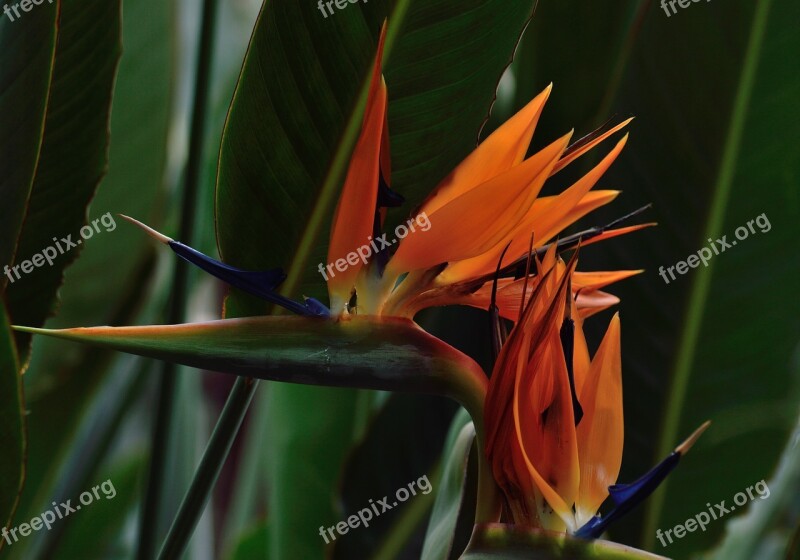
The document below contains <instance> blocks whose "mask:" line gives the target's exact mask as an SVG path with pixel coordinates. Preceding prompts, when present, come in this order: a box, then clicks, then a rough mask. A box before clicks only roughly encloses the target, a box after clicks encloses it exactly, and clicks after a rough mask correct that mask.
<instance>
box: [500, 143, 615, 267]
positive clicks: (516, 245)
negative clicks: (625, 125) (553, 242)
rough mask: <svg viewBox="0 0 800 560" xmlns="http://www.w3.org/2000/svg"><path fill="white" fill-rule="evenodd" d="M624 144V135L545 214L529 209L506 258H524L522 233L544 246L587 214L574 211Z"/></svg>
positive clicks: (555, 199)
mask: <svg viewBox="0 0 800 560" xmlns="http://www.w3.org/2000/svg"><path fill="white" fill-rule="evenodd" d="M627 140H628V135H627V134H626V135H625V136H623V137H622V139H621V140H620V141H619V142H617V144H616V146H614V149H613V150H611V152H609V153H608V155H606V157H604V158H603V159H602V161H601V162H600V163H598V164H597V165H596V166H595V167H594V168H593V169H592V170H591V171H589V172H588V173H587V174H586V175H584V176H583V177H581V178H580V179H579V180H578V181H576V182H575V184H574V185H572V186H571V187H569V188H568V189H567V190H565V191H564V192H562V193H561V194H559V195H557V196H556V197H554V198H553V200H552V201H551V203H550V204H549V205H548V207H547V209H546V211H544V212H542V211H541V210H540V209H534V208H531V211H530V212H529V213H528V215H527V216H526V217H525V219H524V220H523V221H522V222H521V223H520V225H519V227H518V228H517V230H516V232H515V236H514V240H513V241H512V242H511V246H510V247H509V249H508V255H509V256H510V257H511V258H512V259H517V258H519V257H520V256H522V255H524V254H525V251H526V249H527V246H526V245H525V244H524V243H523V240H522V237H523V236H524V232H526V231H527V232H531V231H534V232H535V233H536V237H537V239H539V240H540V242H542V243H545V242H546V241H547V240H549V239H550V238H551V237H553V236H554V235H556V234H557V233H559V232H561V231H563V230H564V229H565V228H567V227H568V226H570V225H572V224H573V223H574V222H575V221H576V220H578V219H579V218H581V217H582V216H583V215H584V214H585V213H587V212H588V211H589V210H587V207H584V208H582V209H580V210H578V211H576V207H577V206H578V204H579V203H580V202H581V201H582V200H583V199H584V197H585V196H586V195H587V194H588V193H589V191H590V190H591V189H592V187H594V186H595V185H596V184H597V181H599V180H600V177H602V176H603V174H604V173H605V172H606V171H608V168H609V167H611V164H612V163H614V160H616V159H617V156H619V154H620V152H622V149H623V148H624V147H625V143H626V142H627ZM602 199H603V197H600V200H602ZM597 200H598V199H595V201H597ZM591 207H592V205H589V206H588V208H591ZM581 212H583V213H581ZM529 235H530V233H529Z"/></svg>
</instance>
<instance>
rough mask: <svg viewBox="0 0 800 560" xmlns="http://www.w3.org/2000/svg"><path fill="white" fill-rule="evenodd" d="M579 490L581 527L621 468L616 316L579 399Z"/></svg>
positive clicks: (577, 514) (578, 511)
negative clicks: (580, 408) (581, 411)
mask: <svg viewBox="0 0 800 560" xmlns="http://www.w3.org/2000/svg"><path fill="white" fill-rule="evenodd" d="M578 399H579V400H580V403H581V405H582V406H583V419H582V420H581V422H580V424H578V454H579V457H580V490H579V492H578V498H577V500H576V502H575V509H576V516H577V522H578V525H579V526H580V525H583V524H584V523H586V522H587V521H588V520H589V519H590V518H591V517H592V516H593V515H594V514H595V513H596V512H597V510H598V508H599V507H600V504H602V503H603V501H604V500H605V499H606V498H607V497H608V487H609V486H611V485H612V484H614V483H615V482H616V481H617V476H618V475H619V469H620V465H621V464H622V444H623V439H624V426H623V418H622V359H621V356H620V323H619V314H616V315H614V317H613V318H612V319H611V324H609V326H608V330H607V331H606V335H605V337H603V341H602V342H601V343H600V347H599V348H598V350H597V354H595V356H594V359H593V360H592V364H591V366H590V369H589V375H588V377H587V379H586V381H585V383H584V384H583V387H582V390H581V392H580V394H579V395H578Z"/></svg>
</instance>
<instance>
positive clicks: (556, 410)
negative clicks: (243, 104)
mask: <svg viewBox="0 0 800 560" xmlns="http://www.w3.org/2000/svg"><path fill="white" fill-rule="evenodd" d="M384 38H385V27H384V31H383V32H382V34H381V39H380V42H379V45H378V50H377V54H376V59H375V66H374V70H373V74H372V78H371V82H370V87H369V93H368V98H367V104H366V109H365V114H364V120H363V125H362V129H361V133H360V135H359V138H358V140H357V143H356V146H355V148H354V152H353V155H352V158H351V162H350V165H349V168H348V172H347V175H346V178H345V181H344V185H343V188H342V193H341V197H340V199H339V204H338V207H337V209H336V215H335V217H334V220H333V226H332V230H331V238H330V243H329V252H328V255H329V261H330V262H333V261H335V260H336V259H337V258H339V257H341V256H342V255H345V254H347V253H349V252H351V251H352V250H353V249H354V248H355V247H358V246H360V245H362V244H363V243H364V242H365V240H366V239H368V238H370V237H371V236H373V237H376V238H377V237H378V236H379V234H380V232H381V230H382V227H383V224H384V221H385V219H386V215H387V208H390V207H396V206H399V205H401V204H402V202H403V199H402V196H400V195H399V194H398V193H396V192H395V191H393V190H392V189H391V157H390V151H389V131H388V124H387V123H388V119H387V111H388V95H387V87H386V83H385V80H384V78H383V76H382V73H381V62H382V51H383V43H384ZM551 89H552V87H551V86H548V87H547V88H546V89H545V90H544V91H543V92H542V93H540V94H539V95H538V96H536V97H535V98H534V99H533V100H532V101H530V103H528V105H527V106H525V107H524V108H523V109H522V110H521V111H519V112H518V113H517V114H515V115H514V116H513V117H511V118H510V119H509V120H508V121H507V122H506V123H504V124H503V125H502V126H501V127H499V128H498V129H497V130H496V131H495V132H494V133H493V134H491V135H490V136H489V137H488V138H486V139H485V140H484V141H483V142H482V143H481V144H480V145H479V146H478V147H477V148H476V149H475V151H473V152H472V153H471V154H470V155H469V156H468V157H467V158H466V159H465V160H464V161H462V162H461V163H460V164H459V165H458V166H457V167H456V168H455V169H454V170H453V171H452V172H451V173H450V174H449V175H448V176H447V177H446V178H445V179H444V180H443V181H442V182H441V183H440V184H439V185H438V186H437V187H436V188H435V189H434V190H433V192H432V193H431V194H430V195H429V196H428V197H427V198H426V200H425V201H424V202H423V203H422V205H421V206H420V208H419V209H418V212H419V213H422V212H424V213H425V214H426V215H427V217H428V219H429V220H430V222H431V223H432V224H434V225H435V227H433V228H432V229H431V230H430V231H429V232H427V233H426V234H425V235H417V236H413V235H412V236H409V237H407V238H405V239H403V240H402V241H401V242H400V244H399V245H398V246H397V250H396V251H395V252H394V253H393V254H390V253H389V249H384V250H381V251H378V252H376V253H374V254H373V255H372V256H371V257H370V258H369V260H368V261H367V262H366V263H361V262H359V263H357V264H355V265H352V266H349V267H348V268H347V269H346V270H345V271H344V272H342V273H341V274H337V275H336V276H334V277H331V278H330V279H329V280H328V283H327V286H328V292H329V300H330V301H329V306H326V305H324V304H323V303H322V302H320V301H317V300H315V299H312V298H306V299H305V300H304V301H303V302H298V301H295V300H292V299H289V298H288V297H286V296H283V295H281V294H279V293H278V292H277V289H278V287H279V286H280V284H281V282H282V280H283V279H284V275H283V272H282V271H281V270H280V269H274V270H269V271H243V270H239V269H237V268H235V267H232V266H230V265H227V264H225V263H222V262H219V261H217V260H214V259H212V258H210V257H208V256H206V255H203V254H202V253H200V252H198V251H196V250H194V249H192V248H191V247H188V246H186V245H184V244H182V243H180V242H178V241H175V240H173V239H171V238H169V237H167V236H165V235H163V234H161V233H159V232H156V231H154V230H152V229H151V228H149V227H147V226H146V225H144V224H141V223H140V222H138V221H136V220H134V219H132V218H129V217H127V216H123V217H124V218H126V219H127V220H129V221H130V222H132V223H135V224H137V225H138V226H140V227H142V228H143V229H145V230H146V231H147V232H148V233H149V234H150V235H151V236H152V237H153V238H155V239H156V240H158V241H159V242H162V243H165V244H167V245H168V246H169V247H170V248H171V249H172V250H173V251H174V252H175V253H176V254H177V255H178V256H179V257H181V258H183V259H185V260H187V261H189V262H191V263H192V264H194V265H197V266H199V267H200V268H202V269H203V270H205V271H207V272H209V273H210V274H212V275H214V276H216V277H218V278H220V279H221V280H223V281H225V282H227V283H228V284H230V285H231V286H234V287H236V288H238V289H241V290H243V291H245V292H248V293H251V294H253V295H256V296H258V297H261V298H263V299H265V300H267V301H270V302H272V303H275V304H277V305H280V306H282V307H284V308H286V309H288V310H290V311H292V312H294V313H295V314H296V315H299V317H289V316H270V317H256V318H248V319H227V320H220V321H212V322H207V323H199V324H189V325H167V326H145V327H115V328H111V327H94V328H78V329H64V330H47V329H34V328H27V327H19V326H18V327H15V328H16V329H17V330H19V331H24V332H29V333H34V334H44V335H48V336H55V337H59V338H63V339H68V340H73V341H78V342H83V343H88V344H93V345H97V346H104V347H110V348H114V349H117V350H121V351H125V352H130V353H134V354H139V355H143V356H148V357H154V358H158V359H163V360H167V361H174V362H178V363H182V364H185V365H189V366H196V367H202V368H206V369H215V370H219V371H224V372H228V373H234V374H237V375H245V376H250V377H258V378H262V379H273V380H280V381H289V382H297V383H307V384H321V385H330V386H351V387H362V388H373V389H385V390H398V391H412V392H413V391H417V392H428V393H436V394H444V395H448V396H451V397H453V398H455V399H457V400H458V401H459V402H460V403H461V404H462V405H464V406H465V408H467V410H468V411H469V412H470V414H471V416H472V418H473V422H474V424H475V428H476V434H477V439H478V443H479V445H480V446H482V448H483V453H482V454H481V466H480V471H481V472H480V474H479V477H480V482H479V496H478V509H477V511H476V517H475V520H476V522H477V523H490V522H496V521H500V520H504V521H511V522H513V523H514V524H516V525H518V526H524V527H535V528H542V529H546V530H550V531H558V532H562V533H563V532H566V533H569V534H574V535H576V536H579V537H584V538H597V537H599V536H600V535H601V534H602V533H603V532H604V530H605V529H606V527H607V526H608V524H609V523H611V522H612V521H614V520H615V519H617V518H619V517H620V516H621V515H623V514H624V513H626V512H627V511H629V510H630V509H631V508H633V507H634V506H635V505H636V504H638V503H639V502H640V501H641V500H643V499H644V498H645V497H647V496H648V495H649V494H650V493H652V491H653V490H654V489H655V488H656V487H657V486H658V484H659V483H660V482H661V481H662V480H663V479H664V478H665V477H666V476H667V474H668V473H669V472H670V471H671V470H672V469H673V468H674V467H675V466H676V464H677V462H678V460H679V459H680V457H681V456H682V455H683V454H685V453H686V452H687V451H688V450H689V448H690V447H691V446H692V444H693V443H694V442H695V441H696V439H697V438H698V437H699V435H700V434H701V433H702V431H703V430H704V429H705V428H706V427H707V425H708V423H706V424H704V425H703V426H701V427H700V428H699V429H698V430H697V431H696V432H695V433H694V434H692V435H691V436H690V437H689V438H688V439H687V440H686V441H685V442H684V443H682V444H681V445H679V446H678V447H677V448H676V449H675V451H674V452H673V453H672V454H670V455H669V456H668V457H667V458H665V459H664V460H663V461H662V462H661V463H659V464H658V465H657V466H656V467H655V468H654V469H652V470H651V471H650V472H648V473H646V474H645V475H644V476H642V477H641V478H640V479H639V480H637V481H635V482H633V483H631V484H615V483H616V479H617V476H618V474H619V469H620V464H621V459H622V444H623V414H622V382H621V355H620V354H621V350H620V319H619V315H618V314H617V315H614V317H613V318H612V320H611V322H610V324H609V327H608V331H607V332H606V335H605V337H604V338H603V341H602V343H601V344H600V347H599V348H598V350H597V352H596V353H595V355H594V357H593V358H590V356H589V351H588V348H587V344H586V340H585V338H584V335H583V321H584V320H585V319H587V318H588V317H590V316H591V315H593V314H595V313H597V312H598V311H601V310H604V309H607V308H609V307H611V306H612V305H615V304H616V303H618V302H619V300H618V299H617V298H616V297H614V296H612V295H611V294H608V293H605V292H603V291H602V289H603V288H605V287H606V286H608V285H610V284H612V283H614V282H617V281H620V280H623V279H625V278H628V277H630V276H632V275H635V274H638V273H639V272H641V271H638V270H632V271H613V272H578V271H576V270H575V268H576V265H577V252H578V251H577V250H575V251H574V254H573V257H572V258H571V259H570V261H569V262H568V263H565V262H564V261H563V260H562V258H561V255H562V254H563V253H564V252H565V251H568V250H571V249H577V248H578V246H580V247H582V248H585V247H586V246H587V245H589V244H592V243H596V242H598V241H602V240H606V239H610V238H613V237H616V236H619V235H623V234H626V233H630V232H633V231H636V230H638V229H641V228H643V227H647V226H649V225H652V224H641V225H635V226H628V227H616V226H617V225H618V224H619V223H620V222H622V221H623V220H625V219H628V218H629V217H631V216H632V215H635V214H636V213H638V211H637V212H634V213H632V214H630V215H628V216H624V217H623V218H621V219H620V220H617V221H615V222H613V223H612V224H608V225H606V226H603V227H595V228H590V229H588V230H585V231H581V232H579V233H577V234H574V235H570V236H565V237H561V238H558V236H559V235H560V234H561V233H562V232H563V231H564V230H565V229H566V228H568V227H569V226H571V225H572V224H574V223H575V222H576V221H578V220H579V219H581V218H582V217H584V216H585V215H587V214H588V213H589V212H591V211H592V210H595V209H596V208H599V207H601V206H603V205H605V204H608V203H609V202H611V201H612V200H614V199H615V198H616V197H617V195H618V194H619V193H618V192H617V191H611V190H592V189H593V187H594V186H595V185H596V184H597V182H598V180H599V179H600V178H601V177H602V176H603V174H604V173H605V172H606V170H607V169H608V168H609V167H610V166H611V164H612V163H613V162H614V160H615V159H616V158H617V157H618V156H619V154H620V152H621V151H622V149H623V147H624V146H625V143H626V141H627V138H628V136H627V134H626V135H624V136H623V137H622V138H621V139H620V140H619V141H618V142H617V143H616V145H615V146H614V147H613V148H612V150H611V151H610V152H609V153H608V154H607V155H606V156H605V157H603V158H602V160H601V161H600V162H599V163H598V164H596V165H595V166H594V167H593V168H592V169H591V170H590V171H589V172H588V173H586V174H585V175H584V176H582V177H581V178H580V179H578V180H577V181H576V182H575V183H574V184H572V185H571V186H570V187H569V188H567V189H565V190H564V191H563V192H561V193H559V194H557V195H553V196H539V195H540V192H541V190H542V187H543V186H544V185H545V183H546V182H547V180H548V179H549V178H550V177H552V176H553V175H555V174H556V173H558V172H559V171H561V170H562V169H564V168H565V167H567V166H568V165H569V164H570V163H572V162H573V161H575V160H576V159H578V158H579V157H581V156H582V155H584V154H585V153H587V152H589V151H590V150H592V149H593V148H595V147H596V146H598V145H599V144H601V143H602V142H603V141H604V140H606V139H607V138H609V137H610V136H612V135H613V134H615V133H617V132H619V131H620V130H621V129H623V128H624V127H625V126H627V124H628V123H629V122H630V119H629V120H626V121H624V122H622V123H620V124H618V125H617V126H614V127H612V128H611V129H609V130H607V131H605V132H602V133H596V134H591V135H589V136H587V137H586V138H584V139H581V140H579V141H577V142H574V143H572V144H570V139H571V135H572V133H571V132H570V133H568V134H566V135H564V136H563V137H561V138H559V139H557V140H556V141H554V142H552V143H551V144H549V145H548V146H546V147H545V148H543V149H542V150H540V151H538V152H536V153H535V154H533V155H532V156H530V157H527V158H526V157H525V156H526V153H527V151H528V146H529V144H530V141H531V138H532V136H533V133H534V130H535V128H536V125H537V123H538V120H539V116H540V115H541V113H542V110H543V108H544V105H545V103H546V101H547V98H548V97H549V95H550V93H551ZM532 233H535V236H532ZM506 258H507V260H508V261H509V264H506V265H502V263H503V261H504V259H506ZM498 263H499V264H498ZM443 305H469V306H473V307H479V308H482V309H487V310H489V311H490V312H491V317H492V321H493V327H494V333H495V336H494V343H495V350H496V362H495V367H494V370H493V372H492V375H491V377H490V378H487V376H486V374H485V373H484V372H483V371H482V370H481V368H480V367H479V366H478V365H477V364H476V363H475V362H474V361H473V360H472V359H470V358H469V357H468V356H466V355H464V354H462V353H461V352H459V351H457V350H455V349H454V348H452V347H450V346H448V345H447V344H445V343H444V342H442V341H440V340H439V339H437V338H435V337H433V336H431V335H429V334H428V333H426V332H425V331H423V330H422V329H420V328H419V327H418V326H417V325H416V323H414V322H413V318H414V316H415V315H416V314H417V313H418V312H419V311H420V310H422V309H425V308H428V307H432V306H443ZM506 321H511V322H512V323H513V329H512V330H511V332H510V333H509V334H506V332H505V329H504V324H505V322H506ZM309 349H316V350H317V351H316V352H313V353H309V352H308V350H309ZM265 358H266V361H265ZM498 488H499V490H500V492H499V493H498V492H497V490H498ZM609 496H611V498H612V500H613V502H614V504H615V507H614V508H613V509H612V510H611V511H610V512H609V513H608V514H606V515H603V516H600V515H599V514H598V513H597V512H598V510H599V509H600V507H601V505H602V504H603V503H604V501H606V499H607V498H608V497H609Z"/></svg>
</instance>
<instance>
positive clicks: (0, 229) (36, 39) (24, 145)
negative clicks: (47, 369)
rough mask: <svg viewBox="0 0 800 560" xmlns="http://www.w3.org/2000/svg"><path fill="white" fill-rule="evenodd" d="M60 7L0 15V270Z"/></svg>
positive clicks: (40, 120)
mask: <svg viewBox="0 0 800 560" xmlns="http://www.w3.org/2000/svg"><path fill="white" fill-rule="evenodd" d="M59 4H60V2H56V3H55V4H45V5H42V6H38V7H37V9H36V10H33V11H32V12H30V13H23V17H22V18H16V19H15V18H14V16H13V14H12V15H11V16H9V17H6V16H5V15H3V17H0V53H3V65H2V67H0V91H2V92H3V95H2V96H0V154H2V157H0V200H2V204H0V266H5V265H10V264H12V263H13V261H14V255H15V254H16V247H17V239H18V238H19V232H20V230H21V228H22V221H23V219H24V218H25V212H26V209H27V207H28V197H29V196H30V191H31V185H32V184H33V178H34V175H35V173H36V162H37V160H38V157H39V148H40V146H41V144H42V135H43V132H44V119H45V112H46V110H47V99H48V92H49V89H50V81H51V79H52V75H53V57H54V55H55V48H56V15H57V13H58V5H59ZM12 20H13V21H12ZM8 281H9V280H8V277H6V276H3V277H2V278H0V287H5V286H6V284H7V283H8Z"/></svg>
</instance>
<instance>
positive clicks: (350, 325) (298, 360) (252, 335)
mask: <svg viewBox="0 0 800 560" xmlns="http://www.w3.org/2000/svg"><path fill="white" fill-rule="evenodd" d="M15 329H16V330H18V331H20V332H26V333H30V334H43V335H48V336H54V337H57V338H62V339H65V340H72V341H75V342H83V343H87V344H92V345H95V346H98V347H103V348H112V349H115V350H119V351H122V352H128V353H130V354H137V355H139V356H145V357H148V358H155V359H158V360H164V361H167V362H173V363H179V364H183V365H187V366H191V367H194V368H198V369H206V370H213V371H220V372H223V373H232V374H236V375H241V376H246V377H255V378H259V379H269V380H274V381H285V382H289V383H302V384H306V385H325V386H330V387H357V388H362V389H380V390H390V391H404V392H419V393H429V394H438V395H445V396H449V397H453V398H454V399H456V400H458V401H459V402H460V403H461V404H462V405H464V406H465V407H466V408H467V409H468V410H469V411H470V413H472V414H473V415H480V414H481V409H482V407H483V397H484V395H485V390H486V385H487V378H486V375H485V374H484V373H483V370H482V369H481V368H480V366H478V364H476V363H475V362H474V361H473V360H472V359H471V358H469V357H467V356H466V355H465V354H462V353H461V352H459V351H457V350H455V349H454V348H453V347H451V346H449V345H447V344H445V343H444V342H442V341H441V340H439V339H438V338H436V337H434V336H431V335H429V334H428V333H426V332H425V331H423V330H422V329H421V328H419V327H418V326H417V325H416V324H415V323H414V322H412V321H410V320H407V319H398V318H375V317H356V318H354V319H351V320H341V321H328V320H323V319H309V318H305V317H277V316H275V317H251V318H247V319H223V320H220V321H209V322H207V323H191V324H186V325H163V326H146V327H92V328H78V329H64V330H49V329H38V328H29V327H15Z"/></svg>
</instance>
